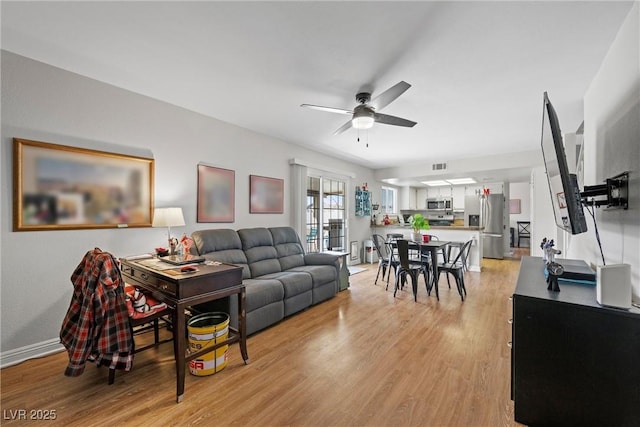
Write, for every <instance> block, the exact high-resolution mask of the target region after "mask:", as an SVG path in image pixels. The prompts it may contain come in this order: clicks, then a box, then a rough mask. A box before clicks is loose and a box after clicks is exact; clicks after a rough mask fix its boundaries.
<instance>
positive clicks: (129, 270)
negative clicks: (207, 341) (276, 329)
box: [120, 259, 249, 403]
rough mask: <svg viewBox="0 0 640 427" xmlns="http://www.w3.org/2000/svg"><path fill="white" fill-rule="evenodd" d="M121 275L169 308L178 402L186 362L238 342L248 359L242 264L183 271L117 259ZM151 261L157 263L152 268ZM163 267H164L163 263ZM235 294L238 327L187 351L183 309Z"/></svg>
mask: <svg viewBox="0 0 640 427" xmlns="http://www.w3.org/2000/svg"><path fill="white" fill-rule="evenodd" d="M120 261H121V264H122V275H123V277H124V279H125V280H126V281H127V282H128V283H130V284H132V285H134V286H139V287H141V288H143V289H145V290H147V291H149V292H151V293H152V294H153V296H154V297H155V298H157V299H158V300H160V301H162V302H165V303H166V304H167V305H168V306H169V308H170V309H171V311H172V319H173V339H174V348H175V349H176V355H175V357H176V377H177V378H176V389H177V390H176V401H177V402H178V403H180V402H181V401H182V398H183V396H184V380H185V369H186V364H187V362H189V361H191V360H194V359H196V358H197V357H199V356H201V355H203V354H206V353H209V352H211V351H214V350H215V349H216V348H218V347H221V346H223V345H227V344H232V343H235V342H239V343H240V353H241V354H242V359H243V360H244V363H245V364H248V363H249V356H248V353H247V341H246V339H247V334H246V308H245V297H246V291H245V287H244V285H243V284H242V268H240V267H237V266H234V265H229V264H218V265H205V264H199V265H198V266H197V268H198V271H196V272H193V273H182V272H180V267H171V268H169V269H166V270H165V269H158V267H157V266H161V265H164V264H165V263H162V262H161V261H158V260H155V259H151V260H135V261H133V260H125V259H122V260H120ZM154 263H158V264H157V266H156V268H154ZM163 268H166V266H165V267H163ZM233 294H238V328H237V329H235V328H231V327H230V328H229V337H228V339H226V340H225V341H223V342H221V343H219V344H216V345H215V346H212V347H207V348H204V349H202V350H198V351H195V352H190V351H188V346H187V338H186V333H185V331H186V318H185V309H186V308H187V307H190V306H194V305H196V304H202V303H205V302H209V301H214V300H217V299H219V298H224V297H227V296H229V295H233Z"/></svg>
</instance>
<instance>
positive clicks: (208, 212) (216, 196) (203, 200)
mask: <svg viewBox="0 0 640 427" xmlns="http://www.w3.org/2000/svg"><path fill="white" fill-rule="evenodd" d="M235 181H236V173H235V171H232V170H229V169H222V168H217V167H214V166H208V165H205V164H202V163H200V164H199V165H198V207H197V210H198V215H197V221H198V222H234V221H235Z"/></svg>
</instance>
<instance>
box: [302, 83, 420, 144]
mask: <svg viewBox="0 0 640 427" xmlns="http://www.w3.org/2000/svg"><path fill="white" fill-rule="evenodd" d="M410 87H411V85H410V84H409V83H407V82H404V81H401V82H400V83H397V84H395V85H394V86H391V87H390V88H389V89H387V90H385V91H384V92H382V93H381V94H380V95H378V96H377V97H375V98H374V99H373V100H371V94H370V93H369V92H360V93H358V94H356V101H358V103H359V104H358V105H357V106H356V107H355V108H354V109H353V110H343V109H342V108H333V107H322V106H320V105H311V104H302V105H301V107H306V108H313V109H315V110H320V111H327V112H329V113H338V114H348V115H350V116H351V120H349V121H348V122H347V123H345V124H344V125H342V126H340V127H339V128H338V130H336V131H335V132H334V133H333V134H334V135H338V134H340V133H342V132H344V131H346V130H347V129H349V128H351V127H354V128H356V129H369V128H370V127H372V126H373V123H374V122H376V123H382V124H385V125H393V126H404V127H413V126H415V125H416V122H412V121H411V120H407V119H403V118H400V117H396V116H390V115H388V114H380V113H378V112H377V111H379V110H382V109H383V108H384V107H386V106H387V105H389V104H391V103H392V102H393V101H395V100H396V99H397V98H398V97H399V96H400V95H402V94H403V93H404V92H405V91H406V90H407V89H409V88H410Z"/></svg>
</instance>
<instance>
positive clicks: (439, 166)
mask: <svg viewBox="0 0 640 427" xmlns="http://www.w3.org/2000/svg"><path fill="white" fill-rule="evenodd" d="M446 169H447V164H446V163H434V164H432V165H431V170H434V171H443V170H446Z"/></svg>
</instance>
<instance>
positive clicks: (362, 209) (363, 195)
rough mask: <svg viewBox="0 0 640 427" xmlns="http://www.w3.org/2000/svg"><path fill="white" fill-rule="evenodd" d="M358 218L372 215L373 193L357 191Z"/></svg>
mask: <svg viewBox="0 0 640 427" xmlns="http://www.w3.org/2000/svg"><path fill="white" fill-rule="evenodd" d="M355 207H356V216H370V215H371V192H370V191H367V190H356V203H355Z"/></svg>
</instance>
